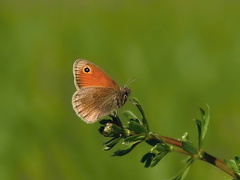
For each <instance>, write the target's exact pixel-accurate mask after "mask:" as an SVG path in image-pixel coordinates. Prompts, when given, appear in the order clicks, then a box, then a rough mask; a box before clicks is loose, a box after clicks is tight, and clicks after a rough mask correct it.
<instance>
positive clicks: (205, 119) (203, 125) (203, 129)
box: [194, 105, 210, 150]
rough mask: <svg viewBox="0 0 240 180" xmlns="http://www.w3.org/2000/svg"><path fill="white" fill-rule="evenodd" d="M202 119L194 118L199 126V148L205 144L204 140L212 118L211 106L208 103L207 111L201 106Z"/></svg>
mask: <svg viewBox="0 0 240 180" xmlns="http://www.w3.org/2000/svg"><path fill="white" fill-rule="evenodd" d="M200 113H201V120H198V119H194V121H195V123H196V124H197V128H198V149H199V150H200V149H201V147H202V144H203V140H204V138H205V136H206V133H207V129H208V124H209V120H210V107H209V106H208V105H207V113H206V112H205V111H204V110H203V109H202V108H200Z"/></svg>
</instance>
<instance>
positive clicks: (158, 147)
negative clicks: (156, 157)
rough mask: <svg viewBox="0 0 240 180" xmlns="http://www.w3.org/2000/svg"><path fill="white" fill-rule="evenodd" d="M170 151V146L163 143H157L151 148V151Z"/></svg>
mask: <svg viewBox="0 0 240 180" xmlns="http://www.w3.org/2000/svg"><path fill="white" fill-rule="evenodd" d="M169 151H171V147H170V146H168V145H167V144H165V143H157V144H156V145H155V146H154V147H153V148H152V149H151V153H155V154H158V153H161V152H169Z"/></svg>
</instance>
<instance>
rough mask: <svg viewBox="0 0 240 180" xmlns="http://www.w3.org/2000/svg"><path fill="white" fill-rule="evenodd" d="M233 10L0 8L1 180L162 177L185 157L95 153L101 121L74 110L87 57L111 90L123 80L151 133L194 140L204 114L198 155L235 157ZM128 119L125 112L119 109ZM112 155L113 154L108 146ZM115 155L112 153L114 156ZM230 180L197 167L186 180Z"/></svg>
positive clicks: (17, 4) (64, 5)
mask: <svg viewBox="0 0 240 180" xmlns="http://www.w3.org/2000/svg"><path fill="white" fill-rule="evenodd" d="M239 9H240V1H239V0H230V1H226V0H223V1H219V0H218V1H217V0H213V1H206V0H203V1H190V0H185V1H173V0H168V1H166V0H165V1H154V0H149V1H144V0H139V1H136V0H130V1H126V0H122V1H120V0H115V1H112V0H103V1H98V0H79V1H76V0H75V1H74V0H70V1H66V0H62V1H54V0H53V1H47V0H42V1H30V0H23V1H16V0H9V1H7V0H5V1H4V0H2V1H0V60H1V65H0V79H1V88H0V96H1V103H0V114H1V119H0V179H1V180H15V179H17V180H43V179H44V180H55V179H57V180H68V179H71V180H75V179H83V180H91V179H99V180H102V179H105V180H110V179H116V180H120V179H126V180H128V179H138V180H145V179H151V180H159V179H168V178H171V177H173V175H175V174H176V173H177V172H179V171H180V169H181V168H182V167H183V164H182V162H181V159H184V158H185V156H183V155H178V154H175V153H171V154H169V155H168V156H167V157H165V158H164V159H163V160H162V161H161V162H160V163H159V164H158V165H157V166H156V167H154V168H149V169H146V168H144V167H143V164H141V163H140V159H141V157H142V155H143V154H145V153H146V152H147V151H148V150H149V148H150V147H149V146H148V145H147V144H141V145H140V146H139V147H137V148H136V149H134V151H133V152H132V153H130V154H128V155H126V156H124V157H121V158H117V157H111V154H112V153H113V151H111V152H104V151H103V150H102V143H103V142H104V141H106V140H107V139H105V138H104V137H102V136H101V135H100V134H99V133H98V128H99V124H98V123H95V124H92V125H88V124H85V123H84V122H83V121H81V120H80V119H79V118H78V117H77V116H76V115H75V112H74V111H73V110H72V105H71V97H72V94H73V93H74V91H75V87H74V83H73V75H72V64H73V62H74V61H75V60H76V59H77V58H84V59H88V60H90V61H93V62H94V63H96V64H98V65H99V66H100V67H102V68H103V69H104V70H105V71H106V72H107V73H108V74H110V75H111V76H112V77H113V78H114V79H115V80H116V81H117V82H118V84H119V85H124V84H125V83H126V82H127V80H128V79H129V78H131V77H134V78H138V79H139V80H137V81H135V82H133V83H132V84H130V85H129V86H130V88H131V89H132V96H133V97H137V98H138V99H139V100H140V102H141V103H142V105H143V107H144V109H145V113H146V115H147V117H148V119H149V123H150V128H151V129H152V131H153V132H157V133H159V134H162V135H165V136H170V137H173V138H180V137H181V136H182V134H183V133H184V132H186V131H187V132H189V133H190V138H191V139H192V140H193V141H194V142H196V136H197V133H196V126H195V124H194V122H193V121H192V119H193V118H198V117H199V116H200V115H199V107H203V108H206V104H209V106H210V107H211V121H210V127H209V132H208V134H207V137H206V141H205V144H204V148H205V150H206V151H207V152H209V153H211V154H213V155H215V156H217V157H221V158H227V159H229V158H232V157H233V156H234V155H240V145H239V131H240V127H239V125H240V93H239V92H240V84H239V72H240V21H239V19H240V11H239ZM126 109H131V110H133V111H135V107H133V106H132V105H131V104H130V103H128V104H127V105H126V106H125V107H124V108H122V109H121V110H119V112H120V113H121V112H123V111H124V110H126ZM116 149H117V148H116ZM116 149H115V150H116ZM224 178H229V176H227V175H226V174H225V173H223V172H222V171H220V170H218V169H217V168H215V167H213V166H211V165H209V164H206V163H203V162H196V163H195V164H194V165H193V166H192V168H191V169H190V173H189V175H188V176H187V179H195V180H202V179H209V180H210V179H211V180H212V179H224Z"/></svg>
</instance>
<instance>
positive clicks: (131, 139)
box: [122, 135, 146, 146]
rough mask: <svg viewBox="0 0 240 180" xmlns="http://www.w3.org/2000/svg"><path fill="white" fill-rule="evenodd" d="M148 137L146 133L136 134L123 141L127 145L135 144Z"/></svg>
mask: <svg viewBox="0 0 240 180" xmlns="http://www.w3.org/2000/svg"><path fill="white" fill-rule="evenodd" d="M145 138H146V135H134V136H129V137H127V138H125V139H124V141H123V143H122V144H124V145H127V146H132V145H134V144H137V143H140V142H142V141H144V140H145Z"/></svg>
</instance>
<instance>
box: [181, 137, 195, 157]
mask: <svg viewBox="0 0 240 180" xmlns="http://www.w3.org/2000/svg"><path fill="white" fill-rule="evenodd" d="M181 140H182V146H183V150H184V151H186V152H188V153H189V154H191V155H198V150H197V148H196V146H195V145H194V144H193V143H192V142H191V141H190V140H189V135H188V133H185V134H184V135H183V136H182V139H181Z"/></svg>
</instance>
